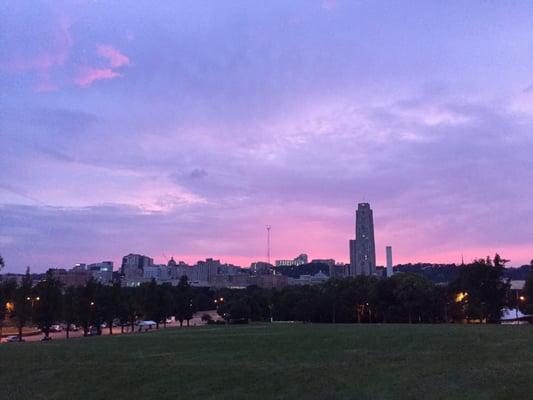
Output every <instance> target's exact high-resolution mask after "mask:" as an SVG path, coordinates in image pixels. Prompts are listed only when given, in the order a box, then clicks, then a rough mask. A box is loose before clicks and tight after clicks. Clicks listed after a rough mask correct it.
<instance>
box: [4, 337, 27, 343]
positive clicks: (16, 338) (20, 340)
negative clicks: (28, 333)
mask: <svg viewBox="0 0 533 400" xmlns="http://www.w3.org/2000/svg"><path fill="white" fill-rule="evenodd" d="M6 342H7V343H17V342H25V340H24V338H19V337H18V336H17V335H13V336H8V337H6Z"/></svg>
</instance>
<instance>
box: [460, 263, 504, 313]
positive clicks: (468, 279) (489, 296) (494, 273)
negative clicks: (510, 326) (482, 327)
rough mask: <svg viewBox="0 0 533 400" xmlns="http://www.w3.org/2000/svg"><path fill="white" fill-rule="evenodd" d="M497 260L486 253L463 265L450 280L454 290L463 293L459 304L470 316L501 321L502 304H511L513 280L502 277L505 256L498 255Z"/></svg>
mask: <svg viewBox="0 0 533 400" xmlns="http://www.w3.org/2000/svg"><path fill="white" fill-rule="evenodd" d="M495 260H496V262H497V263H498V264H497V265H493V263H492V261H491V260H490V257H487V259H486V260H483V259H479V260H476V261H474V263H472V264H470V265H467V266H465V267H462V268H461V271H460V273H459V276H458V277H457V279H456V280H454V281H453V282H451V283H450V286H449V287H450V289H451V290H452V291H455V293H462V294H463V295H462V296H461V297H462V299H461V301H460V304H462V306H463V308H464V314H465V317H466V319H467V320H472V319H476V320H480V321H482V322H483V321H486V322H490V323H496V322H499V321H500V317H501V312H502V309H503V307H505V306H507V305H508V304H509V299H508V293H509V289H510V283H509V280H504V279H503V273H504V268H503V266H502V265H505V262H504V261H505V260H503V261H502V260H501V258H500V257H499V256H498V255H496V256H495Z"/></svg>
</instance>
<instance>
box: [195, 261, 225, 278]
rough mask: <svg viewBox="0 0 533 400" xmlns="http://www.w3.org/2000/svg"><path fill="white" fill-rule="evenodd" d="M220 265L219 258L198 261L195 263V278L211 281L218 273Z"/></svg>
mask: <svg viewBox="0 0 533 400" xmlns="http://www.w3.org/2000/svg"><path fill="white" fill-rule="evenodd" d="M220 267H221V264H220V260H213V259H212V258H206V260H205V261H198V262H197V263H196V270H197V280H198V281H200V282H207V283H208V282H211V281H213V280H214V279H215V276H217V275H218V273H219V268H220Z"/></svg>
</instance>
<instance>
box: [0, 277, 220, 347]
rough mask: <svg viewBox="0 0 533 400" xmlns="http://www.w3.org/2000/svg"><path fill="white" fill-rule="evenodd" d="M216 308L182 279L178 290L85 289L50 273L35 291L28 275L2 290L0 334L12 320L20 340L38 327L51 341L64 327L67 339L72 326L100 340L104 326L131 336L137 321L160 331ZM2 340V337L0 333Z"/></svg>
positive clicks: (92, 282) (166, 287) (89, 284)
mask: <svg viewBox="0 0 533 400" xmlns="http://www.w3.org/2000/svg"><path fill="white" fill-rule="evenodd" d="M209 308H212V306H211V305H210V302H209V299H208V296H207V295H206V294H205V290H202V289H198V288H194V289H193V288H192V287H191V286H190V285H189V283H188V281H187V278H186V277H185V276H184V277H182V279H181V280H180V282H179V284H178V285H177V286H170V285H157V284H156V282H155V280H152V281H151V282H149V283H144V284H141V285H140V286H138V287H122V286H120V285H119V284H114V285H111V286H109V285H102V284H100V283H98V282H96V281H95V280H93V279H91V280H89V281H88V282H87V283H86V284H85V285H84V286H76V287H74V286H69V287H64V286H63V285H62V283H61V282H60V281H59V280H57V279H56V278H54V277H53V276H52V274H51V273H50V272H47V273H46V275H45V278H44V279H42V280H41V281H40V282H39V283H37V284H36V285H35V286H32V279H31V275H30V272H29V270H27V271H26V274H25V275H24V277H23V278H22V281H21V283H20V284H17V283H16V281H14V280H11V281H7V282H3V283H1V284H0V329H1V325H2V322H3V321H4V320H6V319H7V318H9V319H10V320H11V321H12V322H13V323H14V324H15V326H16V327H17V329H18V335H19V338H21V337H22V331H23V328H24V327H25V326H27V325H28V324H32V325H35V326H37V327H38V328H39V329H40V330H41V331H42V332H43V333H44V335H45V337H46V338H48V337H49V334H50V330H51V327H52V326H53V325H54V324H56V323H58V322H62V323H64V324H65V330H66V335H67V339H68V337H69V333H70V328H71V326H74V325H75V326H79V327H80V328H81V329H83V333H84V335H85V336H87V335H89V333H90V328H93V329H94V330H96V332H95V333H96V334H101V329H102V326H106V328H107V329H109V334H113V327H116V326H120V327H121V330H122V332H124V329H125V328H126V327H129V328H130V329H131V331H134V329H135V323H136V321H138V320H139V319H146V320H153V321H154V322H155V323H156V325H157V328H159V324H163V325H166V321H167V318H168V317H169V316H174V317H175V318H176V320H177V321H179V323H180V325H183V324H184V323H186V324H187V325H189V321H190V320H191V319H192V317H193V315H194V313H195V312H196V311H197V310H199V309H209ZM0 334H1V331H0Z"/></svg>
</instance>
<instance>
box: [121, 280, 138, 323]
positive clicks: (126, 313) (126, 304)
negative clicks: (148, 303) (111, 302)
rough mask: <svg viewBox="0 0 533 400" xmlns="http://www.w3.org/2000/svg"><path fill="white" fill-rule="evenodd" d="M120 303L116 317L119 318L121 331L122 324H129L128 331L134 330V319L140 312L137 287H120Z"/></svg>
mask: <svg viewBox="0 0 533 400" xmlns="http://www.w3.org/2000/svg"><path fill="white" fill-rule="evenodd" d="M120 293H121V296H120V305H119V310H118V314H119V315H118V318H119V319H120V322H121V326H122V332H124V329H123V328H124V325H125V324H129V325H130V331H131V332H133V331H134V330H135V321H136V320H137V316H138V315H139V314H140V309H141V306H140V299H139V297H140V296H139V289H138V288H133V287H123V288H121V291H120Z"/></svg>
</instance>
